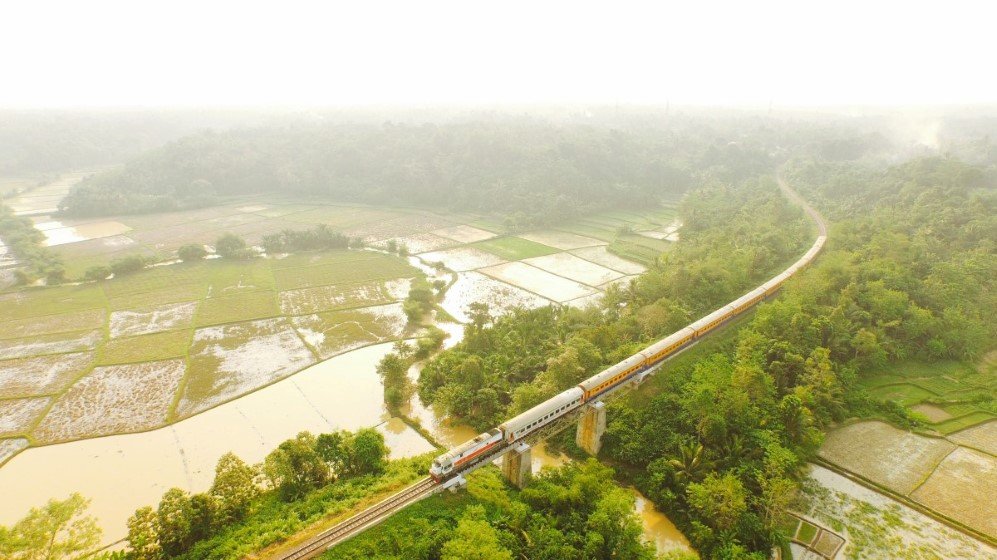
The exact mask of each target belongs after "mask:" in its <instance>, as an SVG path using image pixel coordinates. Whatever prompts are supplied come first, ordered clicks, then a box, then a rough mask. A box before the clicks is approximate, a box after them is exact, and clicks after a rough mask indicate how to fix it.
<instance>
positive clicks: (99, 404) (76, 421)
mask: <svg viewBox="0 0 997 560" xmlns="http://www.w3.org/2000/svg"><path fill="white" fill-rule="evenodd" d="M183 372H184V363H183V360H167V361H161V362H147V363H143V364H129V365H120V366H108V367H99V368H95V369H94V370H93V373H91V374H90V375H89V376H87V377H85V378H83V379H81V380H80V381H78V382H76V384H75V385H73V386H72V387H71V388H70V389H69V391H67V392H66V394H65V395H63V396H62V398H60V399H59V400H58V401H56V403H55V404H54V405H53V406H52V409H51V410H49V412H48V414H47V415H45V418H44V419H43V420H42V421H41V423H39V424H38V427H37V428H35V431H34V432H33V434H32V435H33V437H34V439H35V440H36V441H39V442H45V443H54V442H59V441H67V440H73V439H80V438H85V437H94V436H101V435H110V434H117V433H123V432H136V431H142V430H148V429H151V428H155V427H157V426H161V425H163V424H164V423H165V422H166V414H167V411H168V410H169V407H170V403H171V402H173V395H174V394H175V393H176V390H177V387H178V385H179V384H180V379H181V378H182V377H183Z"/></svg>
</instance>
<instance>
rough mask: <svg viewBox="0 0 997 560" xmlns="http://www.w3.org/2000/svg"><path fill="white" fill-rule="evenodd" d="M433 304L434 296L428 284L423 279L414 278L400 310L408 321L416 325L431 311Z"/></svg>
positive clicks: (434, 301)
mask: <svg viewBox="0 0 997 560" xmlns="http://www.w3.org/2000/svg"><path fill="white" fill-rule="evenodd" d="M435 303H436V294H435V293H434V292H433V288H432V286H430V285H429V282H426V280H425V279H424V278H416V279H414V280H412V286H411V287H410V288H409V292H408V297H407V298H405V303H404V304H402V308H403V309H404V311H405V316H406V317H408V320H409V321H411V322H413V323H417V322H419V320H421V319H422V318H423V317H424V316H425V315H426V314H427V313H429V312H430V311H432V310H433V306H434V304H435Z"/></svg>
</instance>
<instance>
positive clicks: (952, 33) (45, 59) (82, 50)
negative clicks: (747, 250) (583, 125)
mask: <svg viewBox="0 0 997 560" xmlns="http://www.w3.org/2000/svg"><path fill="white" fill-rule="evenodd" d="M990 5H993V3H990V2H964V1H952V0H946V1H934V2H919V1H916V0H915V1H908V2H883V1H876V0H864V1H861V2H852V1H840V0H839V1H833V2H832V1H824V2H819V3H818V2H807V1H803V0H796V1H777V2H768V1H759V0H748V1H742V2H702V1H698V2H697V1H694V0H690V1H685V2H654V3H650V2H648V3H636V2H620V1H612V2H602V3H584V2H578V1H566V2H561V1H556V2H544V1H542V0H534V1H531V2H514V1H507V0H506V1H492V2H474V1H471V0H466V1H462V2H431V1H427V0H411V1H409V2H377V1H365V0H351V1H331V0H330V1H326V2H294V1H274V2H269V3H257V2H247V1H239V2H227V1H224V2H223V1H212V0H199V1H196V2H188V1H177V0H171V1H168V2H167V1H159V2H151V1H143V0H129V1H121V2H108V1H99V0H74V1H66V2H54V1H45V0H11V1H4V2H3V3H2V4H0V65H2V68H0V106H7V107H10V106H17V107H24V106H27V107H50V106H60V107H62V106H116V105H193V104H209V105H357V104H361V105H363V104H385V103H388V104H397V103H417V104H427V103H428V104H441V103H475V104H476V103H494V102H499V103H533V102H540V103H547V102H599V103H603V102H610V103H614V102H620V103H626V102H637V103H655V104H658V103H662V104H663V103H665V102H666V101H670V102H671V103H673V104H682V103H699V104H753V105H767V104H768V103H769V102H772V103H774V104H775V105H777V106H786V105H817V104H939V103H945V104H951V103H956V104H960V103H993V102H997V74H995V72H994V63H995V57H994V54H995V52H997V46H995V45H997V43H995V38H994V36H993V29H994V22H995V21H997V17H995V14H994V13H992V12H993V11H994V10H993V9H992V8H990V7H989V6H990Z"/></svg>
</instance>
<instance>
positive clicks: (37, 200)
mask: <svg viewBox="0 0 997 560" xmlns="http://www.w3.org/2000/svg"><path fill="white" fill-rule="evenodd" d="M96 171H98V169H89V170H80V171H73V172H69V173H64V174H62V175H60V176H59V177H58V178H56V179H55V180H53V181H49V182H47V183H44V184H41V185H38V183H37V181H29V180H21V181H16V182H7V185H8V186H7V188H6V189H0V191H3V190H9V189H10V188H17V189H18V190H19V191H21V192H19V193H18V194H16V195H14V196H12V197H10V198H7V199H5V200H4V204H6V205H7V206H9V207H10V209H11V210H13V211H14V213H15V214H18V215H35V214H41V213H51V212H55V211H56V210H58V208H59V202H60V201H62V199H63V198H64V197H65V196H66V194H67V193H69V190H70V189H71V188H73V186H74V185H76V184H77V183H79V182H80V181H82V180H83V179H84V178H85V177H86V176H88V175H91V174H93V173H94V172H96Z"/></svg>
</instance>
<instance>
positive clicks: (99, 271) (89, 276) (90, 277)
mask: <svg viewBox="0 0 997 560" xmlns="http://www.w3.org/2000/svg"><path fill="white" fill-rule="evenodd" d="M110 275H111V267H109V266H91V267H90V268H88V269H87V271H86V272H84V273H83V279H84V280H86V281H87V282H96V281H100V280H105V279H107V277H108V276H110Z"/></svg>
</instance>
